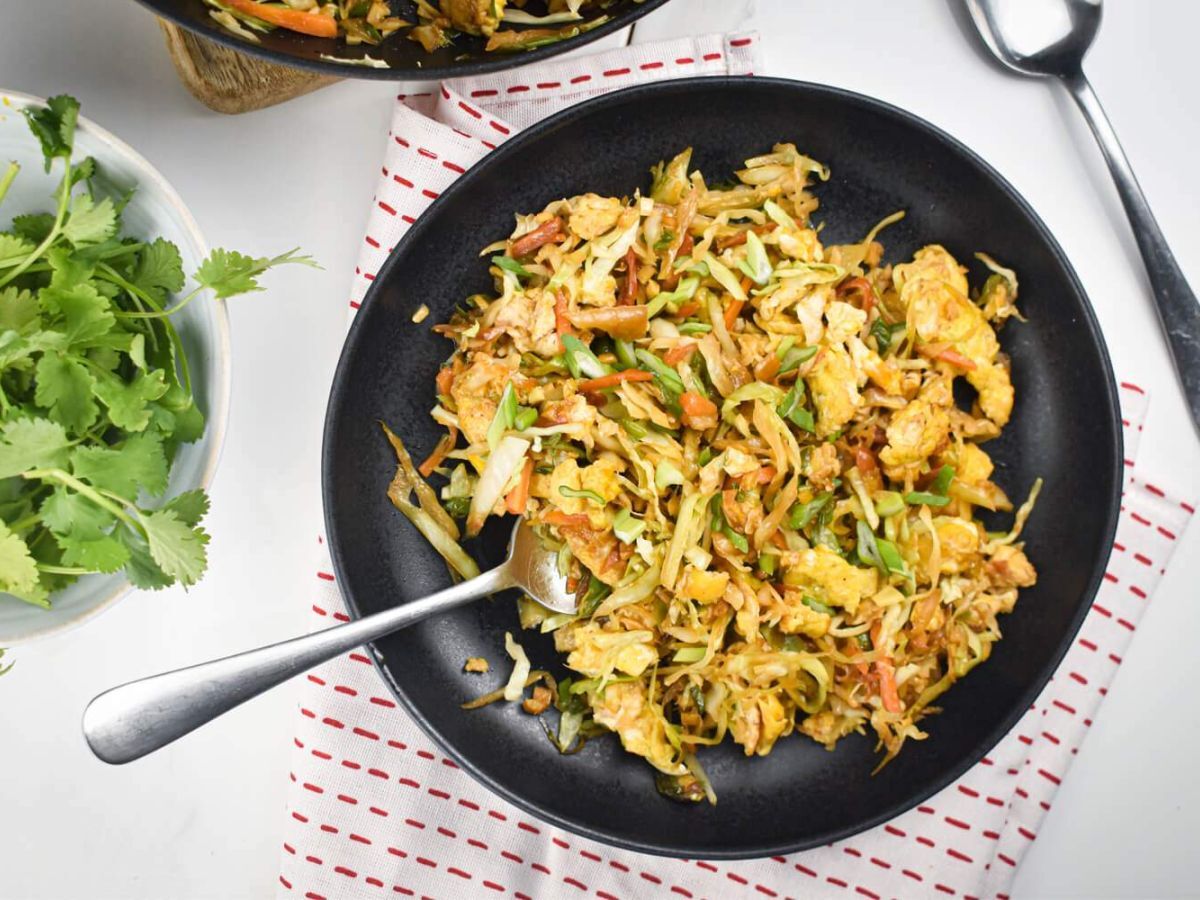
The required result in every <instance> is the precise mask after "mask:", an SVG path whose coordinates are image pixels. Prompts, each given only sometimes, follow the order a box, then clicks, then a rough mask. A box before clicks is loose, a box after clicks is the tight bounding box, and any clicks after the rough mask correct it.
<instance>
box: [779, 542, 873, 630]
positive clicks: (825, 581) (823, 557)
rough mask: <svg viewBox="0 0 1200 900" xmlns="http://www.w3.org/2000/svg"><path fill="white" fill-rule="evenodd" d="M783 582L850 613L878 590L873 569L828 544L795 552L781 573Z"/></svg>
mask: <svg viewBox="0 0 1200 900" xmlns="http://www.w3.org/2000/svg"><path fill="white" fill-rule="evenodd" d="M783 583H784V584H786V585H788V586H790V587H797V588H800V589H801V590H802V591H803V592H804V593H806V594H809V595H810V596H812V597H813V598H815V599H817V600H820V601H821V602H822V603H824V604H826V605H828V606H841V607H844V608H845V609H846V611H847V612H849V613H850V614H851V615H853V614H854V613H855V612H856V611H857V610H858V603H859V601H860V600H862V598H863V597H865V596H868V595H870V594H874V593H875V591H876V590H877V587H878V585H877V574H876V571H875V570H874V569H860V568H858V567H857V566H853V565H851V564H850V563H848V562H846V560H844V559H842V558H841V557H840V556H838V555H837V554H836V553H834V552H833V551H832V550H830V549H829V548H828V547H812V548H810V549H808V550H804V551H801V552H800V553H799V554H797V557H796V559H795V560H794V561H793V562H792V563H791V565H789V566H788V568H787V571H785V572H784V574H783Z"/></svg>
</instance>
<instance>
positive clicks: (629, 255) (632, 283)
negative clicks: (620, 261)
mask: <svg viewBox="0 0 1200 900" xmlns="http://www.w3.org/2000/svg"><path fill="white" fill-rule="evenodd" d="M637 265H638V255H637V251H636V250H635V249H634V248H633V247H630V248H629V250H628V252H626V254H625V289H624V290H623V291H621V300H620V303H621V305H622V306H632V305H633V304H634V303H635V302H636V301H637V288H638V283H637Z"/></svg>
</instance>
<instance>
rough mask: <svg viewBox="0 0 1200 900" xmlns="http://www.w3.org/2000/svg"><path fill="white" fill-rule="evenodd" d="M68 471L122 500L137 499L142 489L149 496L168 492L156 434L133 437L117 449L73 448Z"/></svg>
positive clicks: (161, 443) (165, 460)
mask: <svg viewBox="0 0 1200 900" xmlns="http://www.w3.org/2000/svg"><path fill="white" fill-rule="evenodd" d="M71 469H72V471H73V472H74V473H75V477H77V478H82V479H83V480H84V481H87V482H89V483H90V484H92V485H93V486H95V487H98V488H100V489H101V490H105V491H111V492H112V493H114V494H118V495H120V496H122V497H130V498H133V497H136V496H137V495H138V491H139V490H140V489H142V488H144V489H145V490H146V492H147V493H150V494H161V493H162V492H163V491H165V490H166V489H167V457H166V454H165V453H164V452H163V439H162V435H160V434H159V433H158V432H155V431H147V432H144V433H142V434H135V435H133V436H132V437H130V438H128V439H126V441H125V443H124V444H123V445H122V446H121V448H120V449H119V450H117V449H112V448H110V447H76V448H75V450H74V451H73V452H72V453H71Z"/></svg>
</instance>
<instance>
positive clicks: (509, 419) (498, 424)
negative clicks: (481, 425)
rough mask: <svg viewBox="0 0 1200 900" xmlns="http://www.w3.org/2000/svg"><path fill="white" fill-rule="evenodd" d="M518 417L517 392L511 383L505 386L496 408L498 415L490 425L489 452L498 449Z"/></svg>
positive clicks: (488, 431)
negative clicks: (501, 440)
mask: <svg viewBox="0 0 1200 900" xmlns="http://www.w3.org/2000/svg"><path fill="white" fill-rule="evenodd" d="M516 417H517V392H516V391H514V390H513V386H512V382H511V381H510V382H508V383H507V384H506V385H504V393H502V394H501V395H500V405H499V406H497V407H496V414H495V415H494V416H492V423H491V424H490V425H488V430H487V443H488V449H489V450H495V449H496V445H497V444H499V443H500V439H501V438H502V437H504V432H506V431H508V429H510V428H512V427H513V423H514V421H515V420H516ZM534 418H537V416H536V415H535V416H534Z"/></svg>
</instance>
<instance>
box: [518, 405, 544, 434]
mask: <svg viewBox="0 0 1200 900" xmlns="http://www.w3.org/2000/svg"><path fill="white" fill-rule="evenodd" d="M537 417H538V411H537V410H536V409H534V408H533V407H532V406H518V407H517V414H516V416H514V417H513V427H514V428H515V429H517V431H524V430H525V429H526V428H528V427H529V426H530V425H532V424H533V423H534V422H536V421H537Z"/></svg>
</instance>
